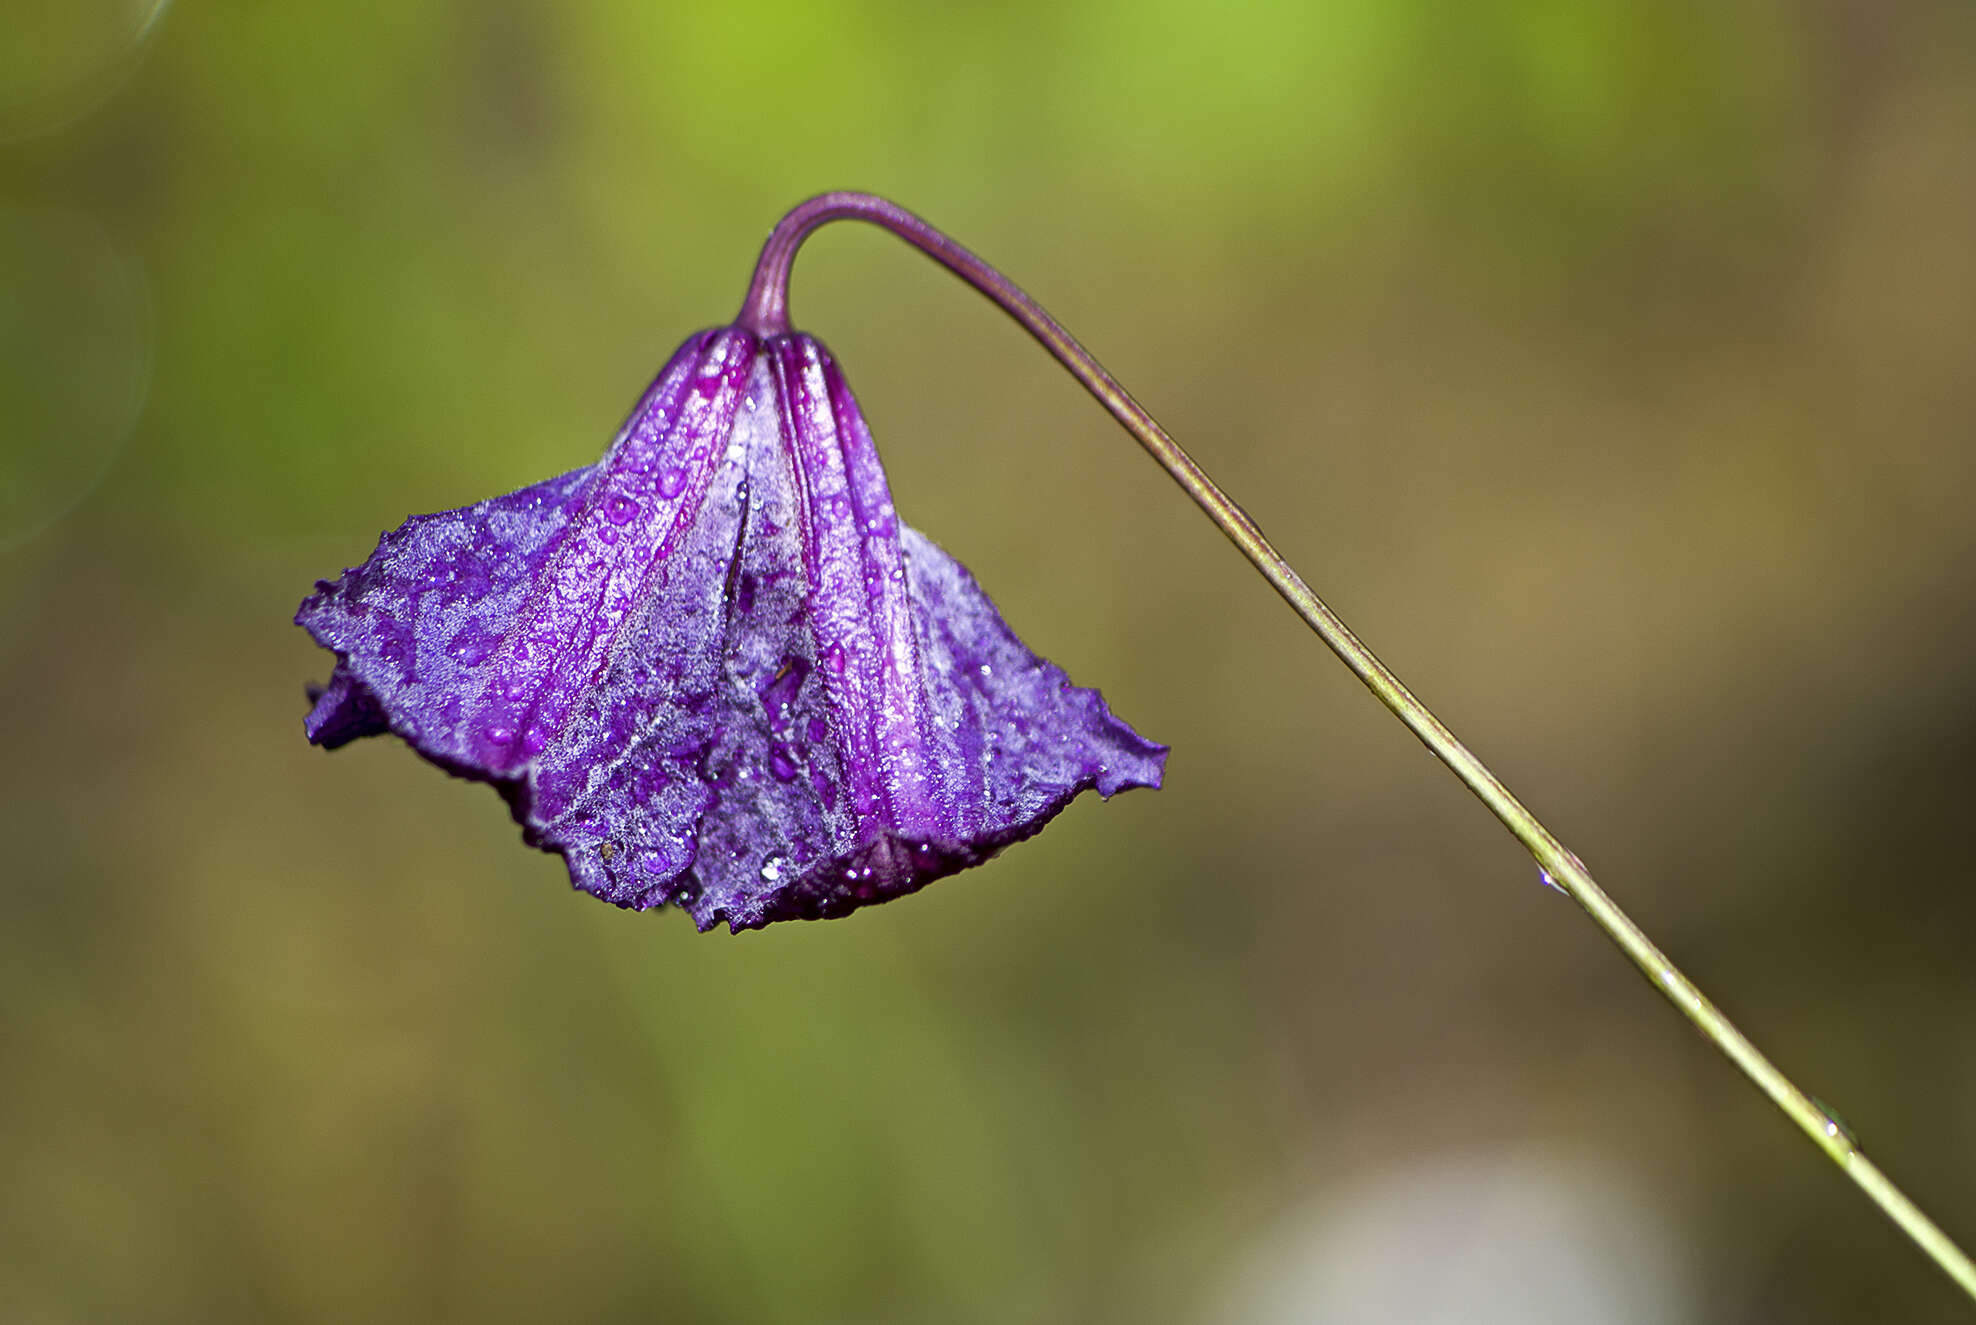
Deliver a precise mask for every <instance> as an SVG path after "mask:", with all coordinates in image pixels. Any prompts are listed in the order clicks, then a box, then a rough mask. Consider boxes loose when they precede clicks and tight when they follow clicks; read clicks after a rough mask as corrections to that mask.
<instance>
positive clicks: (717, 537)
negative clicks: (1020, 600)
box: [296, 328, 1166, 930]
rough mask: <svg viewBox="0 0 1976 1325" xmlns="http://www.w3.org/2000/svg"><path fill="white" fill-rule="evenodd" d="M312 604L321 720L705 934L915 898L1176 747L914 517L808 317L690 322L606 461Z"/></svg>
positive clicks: (325, 739)
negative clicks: (896, 504) (1031, 635)
mask: <svg viewBox="0 0 1976 1325" xmlns="http://www.w3.org/2000/svg"><path fill="white" fill-rule="evenodd" d="M296 619H297V621H298V623H299V624H301V625H303V626H305V627H307V628H308V629H309V630H310V632H311V633H312V634H314V636H315V637H316V639H317V640H318V641H319V642H320V643H322V644H323V645H324V646H325V647H327V648H330V649H332V650H334V651H335V652H336V654H337V658H338V662H337V666H336V669H335V672H334V673H333V675H332V676H331V679H330V683H329V685H328V686H327V687H326V688H325V689H324V691H323V692H322V694H321V696H320V698H319V700H318V702H317V705H316V708H315V711H314V712H313V713H311V714H310V716H309V720H308V733H309V737H310V739H311V740H313V741H315V742H317V743H319V744H322V745H325V746H330V747H334V746H337V745H341V744H343V743H345V742H347V741H349V740H352V739H354V738H356V737H358V736H363V735H370V734H373V733H376V732H381V731H386V730H389V731H393V732H395V733H397V734H398V735H399V736H401V737H402V738H404V739H405V740H406V741H408V742H410V743H411V744H412V745H413V747H414V748H416V749H417V750H418V751H419V752H420V753H421V754H423V755H425V756H426V757H427V758H428V759H431V760H433V761H434V762H435V763H438V764H440V765H441V766H443V767H445V768H447V769H449V770H450V771H452V772H454V773H457V774H460V775H462V776H466V777H472V778H477V779H480V780H484V781H487V782H491V783H493V784H494V785H496V786H497V787H498V788H500V790H501V791H502V792H503V794H504V795H505V796H506V797H507V799H508V801H509V804H510V806H511V807H512V809H513V811H514V813H515V817H516V818H517V819H518V820H519V821H520V822H521V824H522V826H523V829H524V832H525V836H526V837H527V839H528V840H529V841H530V842H531V843H533V844H535V845H537V846H540V847H542V848H544V849H546V850H552V851H556V852H559V853H561V854H562V855H563V857H564V858H565V859H566V860H567V862H568V864H569V868H570V874H571V877H572V879H573V880H574V882H575V884H576V886H577V887H579V888H582V889H584V890H585V891H587V892H591V893H594V894H595V895H597V896H599V897H602V898H604V899H605V900H607V901H610V902H614V903H616V904H617V905H620V906H626V907H635V908H647V907H653V906H658V905H661V904H664V903H667V902H671V903H675V904H677V905H679V906H681V907H682V908H684V909H685V910H687V911H688V912H689V913H690V914H691V915H692V916H693V918H694V921H695V923H696V924H697V925H698V926H699V927H700V928H701V929H707V928H711V927H712V926H714V925H715V924H718V923H720V922H721V921H723V920H724V921H726V922H727V924H728V925H729V927H730V928H732V929H736V930H739V929H743V928H750V927H755V926H760V925H763V924H767V923H768V922H770V921H772V920H782V919H790V918H797V917H823V916H835V915H842V914H845V913H847V912H849V911H851V910H853V909H855V908H857V907H858V906H861V905H864V904H866V903H869V902H874V901H882V900H884V899H886V898H888V897H894V896H898V895H899V894H902V893H906V892H911V891H913V890H914V889H917V888H919V887H921V886H923V885H924V884H926V883H927V882H929V881H931V880H933V879H936V878H939V877H941V876H942V875H945V874H950V873H952V872H954V871H956V870H959V869H963V868H965V867H967V866H969V865H973V864H977V863H979V862H980V861H982V860H985V859H986V858H987V857H988V856H989V855H991V854H993V853H994V852H995V851H996V850H998V849H999V848H1001V847H1002V846H1005V845H1007V844H1008V843H1010V842H1014V841H1017V840H1019V839H1021V838H1024V837H1027V836H1029V835H1030V834H1032V833H1034V832H1036V831H1038V830H1039V829H1040V828H1041V827H1042V826H1043V825H1044V824H1045V823H1047V822H1048V821H1049V819H1050V818H1051V817H1053V816H1054V815H1055V814H1056V813H1057V812H1058V811H1059V810H1061V809H1062V808H1063V807H1064V806H1065V805H1066V804H1068V803H1069V802H1070V800H1071V799H1072V798H1073V797H1075V796H1076V795H1077V794H1078V793H1079V792H1081V791H1084V790H1087V789H1095V790H1097V791H1098V792H1100V794H1102V795H1105V796H1110V795H1112V794H1113V793H1115V792H1117V791H1119V790H1121V789H1124V788H1126V787H1133V786H1158V785H1159V781H1160V775H1161V770H1162V767H1163V764H1164V760H1165V754H1166V751H1165V749H1164V747H1161V746H1158V745H1154V744H1152V743H1150V742H1148V741H1145V740H1143V739H1141V738H1140V737H1139V736H1138V735H1137V734H1136V733H1134V732H1133V731H1132V730H1131V729H1130V728H1129V727H1127V726H1126V725H1125V724H1123V723H1122V722H1119V721H1118V720H1117V719H1115V718H1113V717H1112V716H1111V713H1110V710H1109V709H1108V708H1107V707H1106V706H1105V703H1104V700H1103V699H1102V698H1101V697H1100V696H1099V695H1098V693H1097V692H1096V691H1093V690H1085V689H1079V688H1077V687H1074V686H1072V685H1071V684H1070V682H1069V679H1068V678H1067V677H1066V676H1065V675H1064V674H1063V672H1062V670H1061V669H1059V668H1057V667H1055V666H1054V665H1052V664H1050V663H1048V662H1046V661H1044V660H1043V659H1041V658H1038V657H1037V656H1036V655H1035V654H1033V653H1031V652H1030V651H1029V650H1028V649H1027V648H1026V647H1025V646H1024V645H1023V644H1022V642H1021V641H1020V640H1018V639H1017V638H1016V637H1015V635H1014V633H1013V632H1011V631H1010V630H1009V629H1008V627H1007V626H1006V625H1005V624H1004V623H1003V622H1002V619H1001V617H1000V615H999V614H998V613H997V612H996V611H995V608H994V606H993V604H992V603H990V602H989V601H988V598H987V596H986V595H985V594H984V593H982V591H981V589H980V587H979V586H978V585H976V584H975V582H974V580H973V578H972V577H971V576H969V575H968V573H967V571H966V570H964V569H963V568H962V567H961V566H960V565H959V563H957V562H955V561H954V560H953V559H952V558H950V557H948V556H947V555H946V554H945V553H944V552H942V551H941V550H940V549H939V548H938V547H937V546H935V545H934V544H933V543H932V542H931V541H930V540H928V539H926V538H925V537H924V536H922V535H920V534H919V533H918V532H917V531H915V530H913V529H911V528H909V527H907V526H905V525H903V524H901V523H900V522H899V520H898V518H897V516H896V513H895V512H894V511H893V508H892V502H891V495H890V491H889V489H888V487H887V484H886V481H885V475H884V471H883V469H882V468H881V467H880V465H879V461H878V455H877V452H876V450H875V448H874V447H873V445H872V440H871V435H870V432H869V430H868V429H867V428H866V427H865V424H864V420H863V417H862V415H861V414H860V413H859V411H858V407H857V404H856V402H855V400H853V399H852V397H851V394H850V392H849V389H848V388H847V387H846V386H845V384H844V381H843V377H842V375H841V374H840V373H839V371H838V370H837V367H836V365H835V363H834V362H832V360H831V359H830V356H829V355H828V353H827V352H826V351H825V350H824V349H823V347H822V346H821V345H820V344H818V343H817V342H816V341H814V340H812V339H810V338H809V337H806V336H800V335H798V336H779V337H775V338H773V339H771V340H768V341H766V342H764V341H760V340H758V339H757V338H755V337H754V336H752V335H750V334H749V333H747V332H745V331H742V330H739V329H735V328H729V329H726V330H721V331H713V332H702V333H700V334H699V335H696V336H694V337H692V338H691V339H689V340H688V341H687V342H686V344H685V345H684V346H682V347H681V349H680V351H679V352H678V353H677V354H676V355H675V356H674V357H673V359H672V361H671V362H670V363H668V364H667V366H666V368H665V369H664V370H663V371H662V372H661V373H660V375H659V378H658V380H657V381H655V382H654V383H653V385H652V387H651V388H650V389H649V390H648V391H647V392H646V394H645V397H644V398H643V399H642V400H641V401H640V402H639V405H638V407H637V408H636V409H635V410H634V411H633V413H632V416H631V419H630V420H629V421H628V422H627V423H626V425H625V427H624V429H623V431H622V432H621V433H620V434H619V436H618V439H617V441H616V442H615V443H614V444H613V445H612V447H611V449H610V450H609V451H608V452H607V453H606V454H605V456H604V458H603V459H602V460H601V461H599V462H598V463H597V464H596V465H594V466H591V467H589V468H587V469H581V470H577V471H575V472H574V473H571V474H567V475H564V476H563V477H561V478H558V479H552V480H550V481H548V482H546V483H541V484H537V485H535V486H534V487H531V488H526V489H523V490H522V491H520V492H517V493H513V494H510V495H509V496H506V497H500V498H495V499H493V500H491V501H486V502H481V503H479V504H478V505H475V506H470V507H466V508H464V509H462V510H458V511H449V512H444V513H442V514H438V515H428V516H417V517H414V518H413V519H411V520H409V521H407V522H406V523H405V524H404V525H403V526H401V527H400V528H399V529H398V530H396V531H395V532H393V533H390V534H386V535H385V536H384V538H383V539H382V540H381V541H380V542H379V544H378V550H377V552H376V553H375V554H374V555H373V556H372V557H371V559H370V560H369V561H367V562H366V563H365V564H364V565H363V566H360V567H357V568H356V569H354V570H351V571H349V572H347V573H346V574H345V575H344V576H343V577H342V578H341V579H340V580H337V581H335V582H334V583H331V582H327V581H325V582H323V583H321V584H319V585H318V587H317V592H316V593H315V594H314V595H313V596H311V597H310V598H309V599H308V600H307V601H305V602H304V603H303V605H302V609H301V612H300V613H299V614H298V616H297V618H296Z"/></svg>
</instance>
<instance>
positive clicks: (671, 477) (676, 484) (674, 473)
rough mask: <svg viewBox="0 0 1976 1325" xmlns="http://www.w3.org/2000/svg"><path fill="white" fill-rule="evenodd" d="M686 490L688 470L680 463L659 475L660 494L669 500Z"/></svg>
mask: <svg viewBox="0 0 1976 1325" xmlns="http://www.w3.org/2000/svg"><path fill="white" fill-rule="evenodd" d="M684 491H686V471H685V470H683V469H681V468H680V467H679V466H678V465H674V466H672V467H671V468H670V469H668V470H666V472H665V473H663V474H661V475H659V495H660V496H661V497H664V498H665V499H666V500H667V501H670V500H672V499H673V498H674V497H677V496H678V495H679V494H680V493H682V492H684Z"/></svg>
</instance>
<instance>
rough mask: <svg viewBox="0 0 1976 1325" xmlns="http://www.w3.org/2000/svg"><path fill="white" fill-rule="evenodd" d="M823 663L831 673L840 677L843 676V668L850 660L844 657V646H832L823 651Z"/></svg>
mask: <svg viewBox="0 0 1976 1325" xmlns="http://www.w3.org/2000/svg"><path fill="white" fill-rule="evenodd" d="M823 662H824V665H825V666H826V667H828V668H829V669H830V670H831V671H833V672H835V673H837V675H839V676H842V675H843V674H844V668H845V667H846V666H847V665H848V664H849V662H850V660H849V659H848V658H846V657H845V656H844V646H843V645H842V644H833V645H831V646H830V647H829V648H828V649H826V650H825V651H824V655H823Z"/></svg>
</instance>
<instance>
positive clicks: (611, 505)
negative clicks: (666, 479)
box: [604, 493, 671, 525]
mask: <svg viewBox="0 0 1976 1325" xmlns="http://www.w3.org/2000/svg"><path fill="white" fill-rule="evenodd" d="M667 495H668V496H670V495H671V494H670V493H668V494H667ZM637 514H638V503H637V502H635V501H633V500H631V498H629V497H626V496H623V495H621V494H613V495H612V496H611V497H609V498H608V499H606V500H605V502H604V518H605V519H606V520H609V521H610V522H611V523H612V524H616V525H623V524H630V523H631V521H632V519H633V518H634V517H636V516H637Z"/></svg>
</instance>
